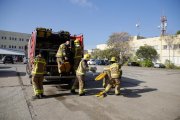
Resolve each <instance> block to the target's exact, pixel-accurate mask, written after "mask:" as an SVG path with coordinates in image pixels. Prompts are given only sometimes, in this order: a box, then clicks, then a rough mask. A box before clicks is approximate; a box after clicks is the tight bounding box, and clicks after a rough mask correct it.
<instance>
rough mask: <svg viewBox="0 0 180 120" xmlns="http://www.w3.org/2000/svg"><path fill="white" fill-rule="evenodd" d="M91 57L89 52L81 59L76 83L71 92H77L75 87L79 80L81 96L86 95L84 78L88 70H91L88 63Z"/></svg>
mask: <svg viewBox="0 0 180 120" xmlns="http://www.w3.org/2000/svg"><path fill="white" fill-rule="evenodd" d="M89 59H90V55H89V54H85V55H84V57H83V59H82V60H81V61H80V63H79V66H78V68H77V70H76V79H75V81H74V84H73V86H72V88H71V93H73V94H74V93H76V92H75V88H76V86H77V84H78V82H79V96H83V95H85V91H84V79H85V74H86V72H87V71H89V66H88V64H87V61H88V60H89Z"/></svg>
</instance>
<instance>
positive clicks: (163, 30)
mask: <svg viewBox="0 0 180 120" xmlns="http://www.w3.org/2000/svg"><path fill="white" fill-rule="evenodd" d="M160 21H161V25H160V26H159V28H160V29H161V60H160V61H161V62H162V41H163V40H164V36H165V35H166V29H167V17H166V16H161V18H160ZM168 47H170V46H168ZM169 60H170V48H169Z"/></svg>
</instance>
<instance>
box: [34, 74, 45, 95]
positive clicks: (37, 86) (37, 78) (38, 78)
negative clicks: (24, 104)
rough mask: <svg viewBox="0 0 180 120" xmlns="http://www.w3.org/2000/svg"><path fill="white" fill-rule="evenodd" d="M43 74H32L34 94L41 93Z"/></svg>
mask: <svg viewBox="0 0 180 120" xmlns="http://www.w3.org/2000/svg"><path fill="white" fill-rule="evenodd" d="M43 79H44V76H43V75H33V76H32V85H33V90H34V94H35V95H40V94H43V92H44V91H43Z"/></svg>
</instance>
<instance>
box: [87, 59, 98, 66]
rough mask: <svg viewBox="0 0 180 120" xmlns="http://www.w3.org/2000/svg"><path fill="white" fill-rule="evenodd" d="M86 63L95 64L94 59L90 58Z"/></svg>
mask: <svg viewBox="0 0 180 120" xmlns="http://www.w3.org/2000/svg"><path fill="white" fill-rule="evenodd" d="M87 63H88V65H95V64H96V62H95V60H94V59H90V60H89V61H88V62H87Z"/></svg>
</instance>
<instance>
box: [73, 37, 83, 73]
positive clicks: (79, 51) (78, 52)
mask: <svg viewBox="0 0 180 120" xmlns="http://www.w3.org/2000/svg"><path fill="white" fill-rule="evenodd" d="M74 45H75V48H74V71H76V70H77V68H78V65H79V63H80V61H81V57H82V48H81V46H80V41H79V40H78V39H76V40H75V41H74Z"/></svg>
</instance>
